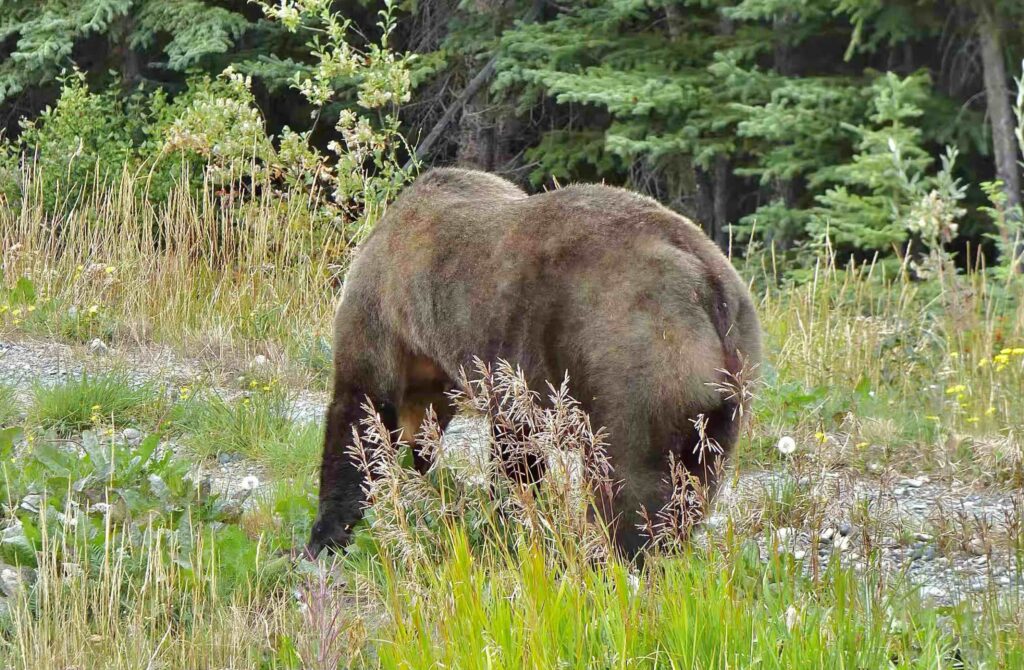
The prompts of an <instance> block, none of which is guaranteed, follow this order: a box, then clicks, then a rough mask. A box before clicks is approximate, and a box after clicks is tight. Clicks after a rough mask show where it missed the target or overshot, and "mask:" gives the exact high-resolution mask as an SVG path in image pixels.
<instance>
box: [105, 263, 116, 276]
mask: <svg viewBox="0 0 1024 670" xmlns="http://www.w3.org/2000/svg"><path fill="white" fill-rule="evenodd" d="M106 272H107V274H108V275H112V274H114V266H113V265H108V266H107V268H106Z"/></svg>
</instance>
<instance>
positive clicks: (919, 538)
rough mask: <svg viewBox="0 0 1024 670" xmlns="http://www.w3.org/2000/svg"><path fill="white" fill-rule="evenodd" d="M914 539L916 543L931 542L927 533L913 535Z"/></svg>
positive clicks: (930, 537)
mask: <svg viewBox="0 0 1024 670" xmlns="http://www.w3.org/2000/svg"><path fill="white" fill-rule="evenodd" d="M914 539H915V540H917V541H918V542H929V541H931V539H932V536H931V535H929V534H928V533H914Z"/></svg>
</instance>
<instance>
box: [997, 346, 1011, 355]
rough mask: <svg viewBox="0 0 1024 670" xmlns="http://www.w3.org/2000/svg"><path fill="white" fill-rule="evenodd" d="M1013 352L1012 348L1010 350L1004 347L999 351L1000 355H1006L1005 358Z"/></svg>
mask: <svg viewBox="0 0 1024 670" xmlns="http://www.w3.org/2000/svg"><path fill="white" fill-rule="evenodd" d="M1011 351H1013V349H1011V348H1009V347H1003V348H1002V349H1000V350H999V353H1000V354H1002V355H1004V356H1006V355H1007V354H1009V353H1010V352H1011Z"/></svg>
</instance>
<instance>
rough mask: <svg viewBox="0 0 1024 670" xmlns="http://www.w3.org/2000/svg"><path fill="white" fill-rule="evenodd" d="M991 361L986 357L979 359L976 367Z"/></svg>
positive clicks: (983, 365) (981, 366)
mask: <svg viewBox="0 0 1024 670" xmlns="http://www.w3.org/2000/svg"><path fill="white" fill-rule="evenodd" d="M991 362H992V361H990V360H988V359H987V358H983V359H981V360H980V361H978V367H979V368H983V367H985V366H986V365H988V364H989V363H991Z"/></svg>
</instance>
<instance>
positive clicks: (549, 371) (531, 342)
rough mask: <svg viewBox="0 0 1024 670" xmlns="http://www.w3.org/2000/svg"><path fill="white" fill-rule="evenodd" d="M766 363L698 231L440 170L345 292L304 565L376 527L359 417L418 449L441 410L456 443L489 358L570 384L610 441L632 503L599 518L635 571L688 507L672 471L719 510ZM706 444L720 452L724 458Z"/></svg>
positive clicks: (402, 203) (607, 204)
mask: <svg viewBox="0 0 1024 670" xmlns="http://www.w3.org/2000/svg"><path fill="white" fill-rule="evenodd" d="M760 356H761V335H760V326H759V323H758V318H757V314H756V312H755V308H754V305H753V302H752V300H751V297H750V293H749V291H748V290H747V287H746V285H745V284H744V283H743V281H742V280H741V279H740V277H739V275H738V274H737V273H736V271H735V270H734V269H733V267H732V265H731V264H730V262H729V261H728V259H727V258H726V257H725V256H724V255H723V254H722V253H721V252H720V251H719V249H718V248H717V247H716V246H715V245H714V243H713V242H711V241H710V240H709V239H708V237H707V236H706V235H705V234H704V233H703V232H702V231H701V230H700V228H698V227H697V226H696V225H694V224H693V223H692V222H690V221H689V220H687V219H686V218H684V217H682V216H680V215H678V214H676V213H674V212H672V211H670V210H669V209H667V208H665V207H663V206H661V205H660V204H658V203H657V202H655V201H654V200H652V199H650V198H647V197H644V196H640V195H637V194H634V193H631V192H629V191H626V190H623V189H620V188H613V187H609V186H599V185H573V186H568V187H565V188H560V189H557V190H554V191H549V192H544V193H539V194H536V195H527V194H526V193H524V192H523V191H522V190H521V189H519V188H518V187H516V186H515V185H513V184H512V183H510V182H508V181H505V180H504V179H501V178H499V177H497V176H495V175H491V174H487V173H483V172H475V171H469V170H461V169H452V168H446V169H433V170H430V171H428V172H426V173H425V174H423V175H422V176H420V177H419V178H418V179H417V180H416V181H415V182H414V183H412V184H411V185H409V186H407V187H406V188H405V189H404V190H403V191H402V193H401V194H400V196H399V197H398V198H397V199H396V201H395V202H394V203H393V204H392V205H391V206H390V207H389V208H388V210H387V213H386V215H385V216H384V217H383V218H382V220H381V221H380V223H379V224H378V225H377V227H376V229H375V230H374V231H373V233H372V234H371V235H370V236H369V238H368V239H367V240H366V241H365V242H364V243H363V245H362V246H361V248H360V249H359V250H358V252H357V254H356V258H355V260H354V261H353V263H352V265H351V268H350V269H349V272H348V275H347V277H346V280H345V283H344V287H343V289H342V299H341V303H340V305H339V306H338V309H337V313H336V316H335V320H334V392H333V399H332V400H331V403H330V406H329V408H328V410H327V425H326V431H325V432H326V436H325V443H324V451H323V462H322V465H321V470H320V506H319V513H318V515H317V519H316V522H315V523H314V525H313V530H312V536H311V538H310V544H309V546H308V547H307V550H308V551H309V552H310V553H311V554H313V555H316V554H317V553H319V551H320V550H321V549H322V548H324V547H337V546H341V545H344V544H345V543H346V542H347V541H348V539H349V535H350V532H351V528H352V526H353V525H354V524H355V523H356V522H357V521H358V520H359V519H360V518H361V516H362V513H363V504H364V501H363V490H362V484H363V476H364V475H363V473H362V471H361V470H360V468H359V467H358V466H357V464H356V463H355V462H354V461H353V459H352V458H351V457H350V455H349V447H350V445H351V443H352V435H353V432H352V431H353V428H358V427H359V425H360V424H359V422H360V419H361V418H362V417H363V411H362V410H361V405H362V404H363V403H365V402H366V401H367V400H369V401H370V402H372V404H373V406H374V407H375V408H376V409H377V411H378V412H379V413H380V416H381V419H382V420H383V422H384V424H385V425H386V426H387V428H388V429H389V430H394V431H397V430H399V429H400V428H401V429H402V430H403V434H404V436H405V439H407V440H410V439H411V437H412V435H413V434H414V433H416V432H417V430H418V428H419V425H420V422H421V420H422V419H423V415H424V412H425V410H426V408H427V407H428V406H433V409H434V411H435V412H436V414H437V417H438V421H439V424H440V427H441V428H442V429H443V428H444V427H445V426H446V425H447V423H448V421H449V420H450V419H451V418H452V413H453V410H452V408H451V406H450V405H449V403H448V399H447V397H446V395H445V393H446V392H447V391H449V390H451V389H452V388H453V385H454V381H453V380H457V379H458V378H459V375H460V370H461V369H463V368H465V369H469V368H470V367H471V366H472V362H473V360H474V358H476V357H478V358H480V359H481V360H483V361H485V362H494V361H497V360H499V359H504V360H506V361H508V362H510V363H512V364H513V365H515V366H519V367H520V368H521V369H522V371H523V373H524V377H525V379H526V381H527V383H528V384H529V385H530V387H531V388H533V389H543V388H544V384H545V382H546V381H552V382H558V381H560V380H561V379H562V378H563V377H564V376H565V374H566V373H568V376H569V380H570V382H569V383H570V388H571V390H572V393H573V396H574V397H575V398H577V399H578V400H579V401H580V403H581V405H582V407H583V409H584V410H586V411H587V412H588V413H589V415H590V417H591V420H592V423H593V425H594V426H595V427H597V426H603V427H605V428H606V430H607V433H608V438H607V440H608V448H607V455H608V459H609V461H610V464H611V467H612V471H613V476H614V479H615V481H616V482H617V488H616V490H615V492H614V493H613V494H610V496H611V499H607V500H603V501H598V511H599V513H600V514H601V515H602V516H603V517H604V520H605V521H606V522H607V523H608V524H609V527H610V529H611V533H612V535H613V539H614V541H615V543H616V545H617V546H618V547H619V549H620V550H621V552H622V554H623V555H625V556H627V557H633V556H635V555H636V554H637V552H638V551H640V550H641V549H642V548H643V546H644V544H645V543H646V542H647V541H648V534H647V533H645V532H644V530H643V529H642V528H641V520H642V519H643V518H644V517H643V512H644V510H646V511H647V513H648V514H649V515H653V514H655V513H657V512H658V511H659V510H660V509H662V508H663V507H664V506H665V505H666V503H667V502H668V501H669V499H670V498H671V497H672V495H673V487H672V484H671V483H670V473H669V461H670V456H672V457H673V458H672V460H673V461H675V462H676V463H679V464H681V465H682V466H683V467H685V468H686V469H687V470H688V471H689V472H690V473H691V474H692V475H694V476H695V477H696V478H697V480H699V481H700V483H702V484H704V485H705V490H706V491H709V492H710V493H711V494H713V492H714V489H715V487H716V485H717V473H718V472H719V471H720V468H717V467H709V463H708V459H709V458H710V459H711V460H712V461H713V462H712V463H711V464H710V465H711V466H715V465H717V464H718V463H719V462H720V459H722V458H724V457H725V456H727V455H728V453H729V451H730V450H731V449H732V447H733V445H734V444H735V442H736V440H737V436H738V433H739V421H740V417H739V416H737V414H738V412H737V410H738V404H739V403H740V398H739V397H738V394H737V393H729V392H723V387H726V388H728V387H729V386H730V384H733V383H734V380H733V379H732V377H735V376H737V375H739V374H741V371H742V370H746V371H749V370H753V369H754V368H756V366H757V364H758V362H759V360H760ZM695 422H699V423H701V424H702V425H703V428H702V430H700V431H698V429H697V427H695ZM698 433H700V434H698ZM709 442H712V443H717V445H718V447H719V448H720V449H714V450H713V452H714V453H712V454H711V455H710V457H709V455H708V454H703V453H701V451H702V446H701V445H706V444H708V443H709ZM414 456H415V462H416V467H417V468H418V469H420V470H421V471H423V470H425V469H426V468H427V467H429V463H427V462H425V459H424V457H423V455H422V454H419V453H416V454H414ZM534 465H536V464H534ZM533 470H534V472H532V476H533V477H538V476H540V473H539V472H536V470H537V468H533Z"/></svg>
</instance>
